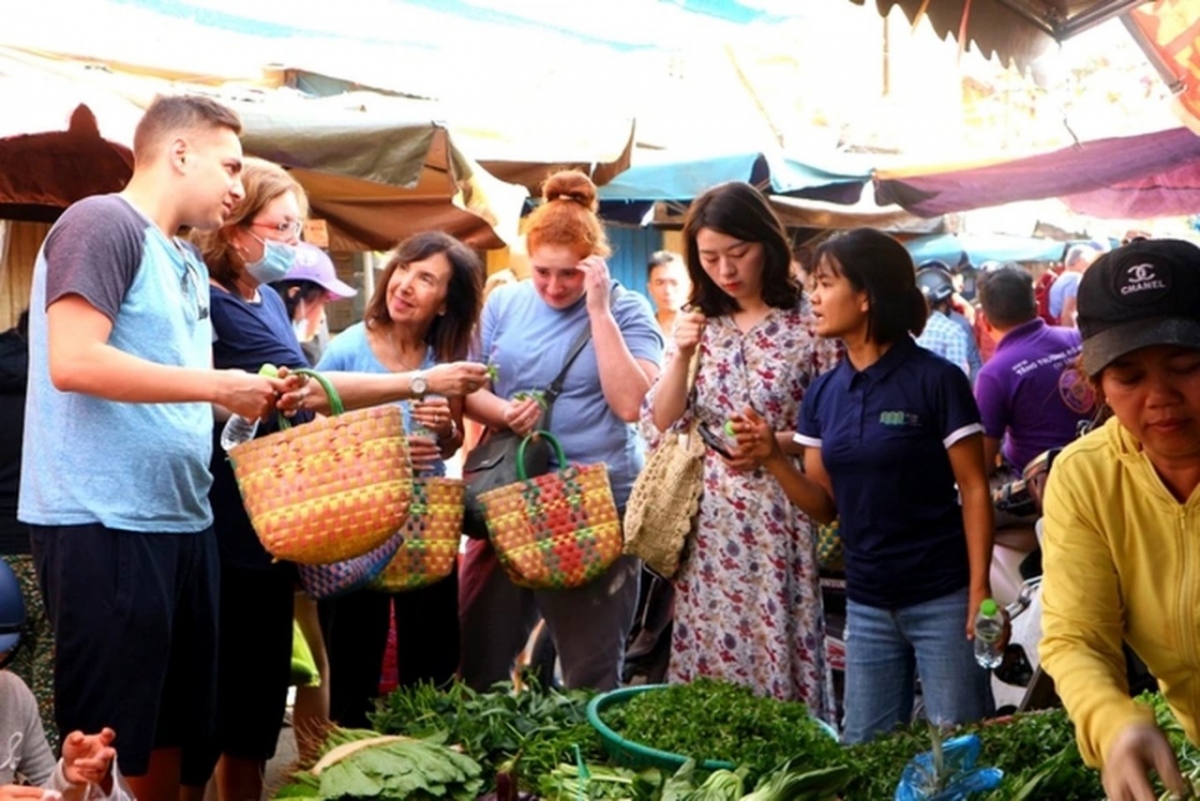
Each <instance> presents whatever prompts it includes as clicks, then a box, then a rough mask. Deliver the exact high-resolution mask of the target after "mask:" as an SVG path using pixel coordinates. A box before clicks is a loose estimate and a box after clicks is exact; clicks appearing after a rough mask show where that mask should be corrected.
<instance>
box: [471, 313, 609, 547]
mask: <svg viewBox="0 0 1200 801" xmlns="http://www.w3.org/2000/svg"><path fill="white" fill-rule="evenodd" d="M591 338H592V328H591V326H590V325H589V326H588V327H587V328H584V329H583V330H582V331H580V332H579V335H578V336H576V337H575V341H574V342H573V343H571V350H570V351H569V352H568V353H567V359H566V361H565V362H564V363H563V366H562V369H561V370H559V371H558V375H557V376H555V378H554V380H553V381H551V382H550V386H548V387H546V391H545V393H544V395H543V396H542V399H543V400H544V401H545V403H546V411H545V412H544V413H543V414H542V421H541V424H540V425H539V426H538V427H539V428H541V429H543V430H546V431H549V430H550V418H551V415H552V414H553V413H554V401H555V400H557V399H558V396H559V395H560V394H562V389H563V382H564V381H565V380H566V377H567V370H569V369H571V365H572V364H573V363H574V362H575V359H576V358H577V357H578V356H579V354H580V353H581V352H582V351H583V349H584V347H585V346H586V345H587V343H588V340H589V339H591ZM521 439H522V437H520V436H518V435H517V434H516V433H514V432H513V431H511V430H509V429H502V430H498V431H497V430H493V429H490V428H489V429H488V430H487V432H486V433H485V434H484V437H483V439H482V440H481V441H480V442H479V444H478V445H476V446H475V447H474V448H472V449H471V453H470V454H469V455H468V456H467V459H466V461H465V462H463V468H462V472H463V482H464V483H465V484H466V487H467V489H466V494H465V495H464V497H463V533H465V534H466V535H467V536H468V537H472V538H474V539H479V540H484V539H487V536H488V533H487V524H486V523H485V522H484V519H483V507H482V506H480V504H479V500H478V498H479V496H480V495H481V494H482V493H484V492H487V491H488V490H492V489H496V488H497V487H503V486H504V485H505V484H513V483H515V482H516V481H518V478H517V448H518V447H519V446H520V444H521ZM550 454H551V449H550V444H549V443H548V442H546V441H545V440H544V439H542V438H541V437H538V438H536V439H533V440H531V441H530V443H529V444H528V445H526V446H525V475H527V476H529V477H530V478H532V477H533V476H540V475H544V474H545V473H547V472H549V470H550Z"/></svg>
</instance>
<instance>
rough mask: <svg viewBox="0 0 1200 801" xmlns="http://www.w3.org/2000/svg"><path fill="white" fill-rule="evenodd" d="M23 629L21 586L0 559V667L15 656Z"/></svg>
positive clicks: (5, 563) (23, 614)
mask: <svg viewBox="0 0 1200 801" xmlns="http://www.w3.org/2000/svg"><path fill="white" fill-rule="evenodd" d="M24 628H25V599H24V598H22V597H21V585H20V584H18V583H17V576H16V574H15V573H13V571H12V568H11V567H9V566H8V563H7V562H5V561H4V560H3V559H0V667H3V666H4V665H5V664H6V663H7V662H8V660H9V659H11V658H12V657H13V656H14V655H15V653H16V650H17V646H18V645H20V644H21V631H22V630H23V629H24Z"/></svg>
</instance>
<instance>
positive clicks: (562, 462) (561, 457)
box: [517, 429, 567, 481]
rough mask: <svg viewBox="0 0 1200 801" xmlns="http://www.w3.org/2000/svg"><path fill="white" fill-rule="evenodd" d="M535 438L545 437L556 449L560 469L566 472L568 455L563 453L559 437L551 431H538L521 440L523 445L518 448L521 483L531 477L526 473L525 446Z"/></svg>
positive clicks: (518, 467) (518, 472) (518, 471)
mask: <svg viewBox="0 0 1200 801" xmlns="http://www.w3.org/2000/svg"><path fill="white" fill-rule="evenodd" d="M534 437H545V438H546V439H547V440H548V441H549V442H550V444H551V445H552V446H553V447H554V454H555V456H557V457H558V469H559V470H564V469H566V466H567V454H566V453H564V452H563V447H562V443H560V442H559V441H558V437H556V436H554V435H553V434H551V433H550V432H549V431H542V430H541V429H538V430H536V431H534V432H533V433H532V434H530V435H529V436H527V437H525V438H524V439H522V440H521V444H520V445H518V446H517V479H518V480H519V481H528V480H529V476H528V475H526V473H525V446H526V445H527V444H529V441H530V440H531V439H533V438H534Z"/></svg>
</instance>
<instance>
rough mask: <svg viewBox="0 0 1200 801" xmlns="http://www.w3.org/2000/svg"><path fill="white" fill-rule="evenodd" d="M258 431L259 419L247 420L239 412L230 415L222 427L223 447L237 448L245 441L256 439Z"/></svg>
mask: <svg viewBox="0 0 1200 801" xmlns="http://www.w3.org/2000/svg"><path fill="white" fill-rule="evenodd" d="M257 432H258V421H257V420H247V419H246V418H245V417H242V416H241V415H238V414H234V415H230V417H229V419H228V420H226V421H225V427H224V428H223V429H221V447H222V448H224V449H225V450H226V451H228V450H229V449H231V448H236V447H237V446H238V445H241V444H242V443H243V442H249V441H250V440H252V439H254V435H255V434H256V433H257Z"/></svg>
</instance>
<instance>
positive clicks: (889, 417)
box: [879, 412, 921, 426]
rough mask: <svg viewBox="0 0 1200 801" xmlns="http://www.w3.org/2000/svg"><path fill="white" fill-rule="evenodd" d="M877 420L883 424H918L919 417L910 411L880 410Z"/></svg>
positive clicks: (919, 421)
mask: <svg viewBox="0 0 1200 801" xmlns="http://www.w3.org/2000/svg"><path fill="white" fill-rule="evenodd" d="M879 422H880V424H882V425H885V426H919V425H921V418H920V417H918V416H917V415H915V414H913V413H912V412H880V413H879Z"/></svg>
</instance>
